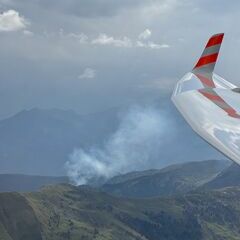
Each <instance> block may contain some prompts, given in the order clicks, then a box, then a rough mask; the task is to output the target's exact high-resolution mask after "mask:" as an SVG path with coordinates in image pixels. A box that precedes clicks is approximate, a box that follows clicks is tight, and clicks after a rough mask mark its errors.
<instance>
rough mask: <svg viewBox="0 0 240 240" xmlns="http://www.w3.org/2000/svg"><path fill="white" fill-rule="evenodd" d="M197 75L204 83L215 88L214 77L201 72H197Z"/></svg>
mask: <svg viewBox="0 0 240 240" xmlns="http://www.w3.org/2000/svg"><path fill="white" fill-rule="evenodd" d="M196 76H197V77H198V78H199V79H200V81H201V82H202V84H203V85H207V86H208V87H211V88H214V87H215V85H214V82H213V80H212V79H208V78H206V77H204V76H202V75H200V74H196Z"/></svg>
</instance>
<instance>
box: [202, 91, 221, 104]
mask: <svg viewBox="0 0 240 240" xmlns="http://www.w3.org/2000/svg"><path fill="white" fill-rule="evenodd" d="M199 92H200V93H201V94H202V95H204V96H205V97H206V98H208V99H210V100H212V101H219V102H225V101H224V100H223V99H222V98H221V97H219V96H218V95H213V94H211V93H208V92H204V91H202V90H199Z"/></svg>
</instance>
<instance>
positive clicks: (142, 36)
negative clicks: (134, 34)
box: [138, 28, 152, 39]
mask: <svg viewBox="0 0 240 240" xmlns="http://www.w3.org/2000/svg"><path fill="white" fill-rule="evenodd" d="M151 35H152V32H151V31H150V30H149V29H148V28H147V29H145V30H144V31H143V32H142V33H140V34H139V36H138V38H139V39H148V38H150V37H151Z"/></svg>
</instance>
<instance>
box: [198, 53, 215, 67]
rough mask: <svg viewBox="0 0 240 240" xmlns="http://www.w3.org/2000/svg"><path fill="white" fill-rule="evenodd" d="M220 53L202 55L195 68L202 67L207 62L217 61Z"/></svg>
mask: <svg viewBox="0 0 240 240" xmlns="http://www.w3.org/2000/svg"><path fill="white" fill-rule="evenodd" d="M217 57H218V53H214V54H211V55H207V56H204V57H201V58H200V59H199V60H198V62H197V64H196V66H195V67H194V68H198V67H202V66H204V65H206V64H210V63H215V62H216V61H217Z"/></svg>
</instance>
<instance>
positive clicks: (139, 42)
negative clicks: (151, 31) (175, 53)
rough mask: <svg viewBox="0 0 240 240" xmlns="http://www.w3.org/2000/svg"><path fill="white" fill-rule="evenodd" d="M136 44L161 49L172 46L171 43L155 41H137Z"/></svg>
mask: <svg viewBox="0 0 240 240" xmlns="http://www.w3.org/2000/svg"><path fill="white" fill-rule="evenodd" d="M136 46H137V47H142V48H151V49H161V48H169V47H170V45H168V44H157V43H154V42H147V43H143V42H141V41H137V43H136Z"/></svg>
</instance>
